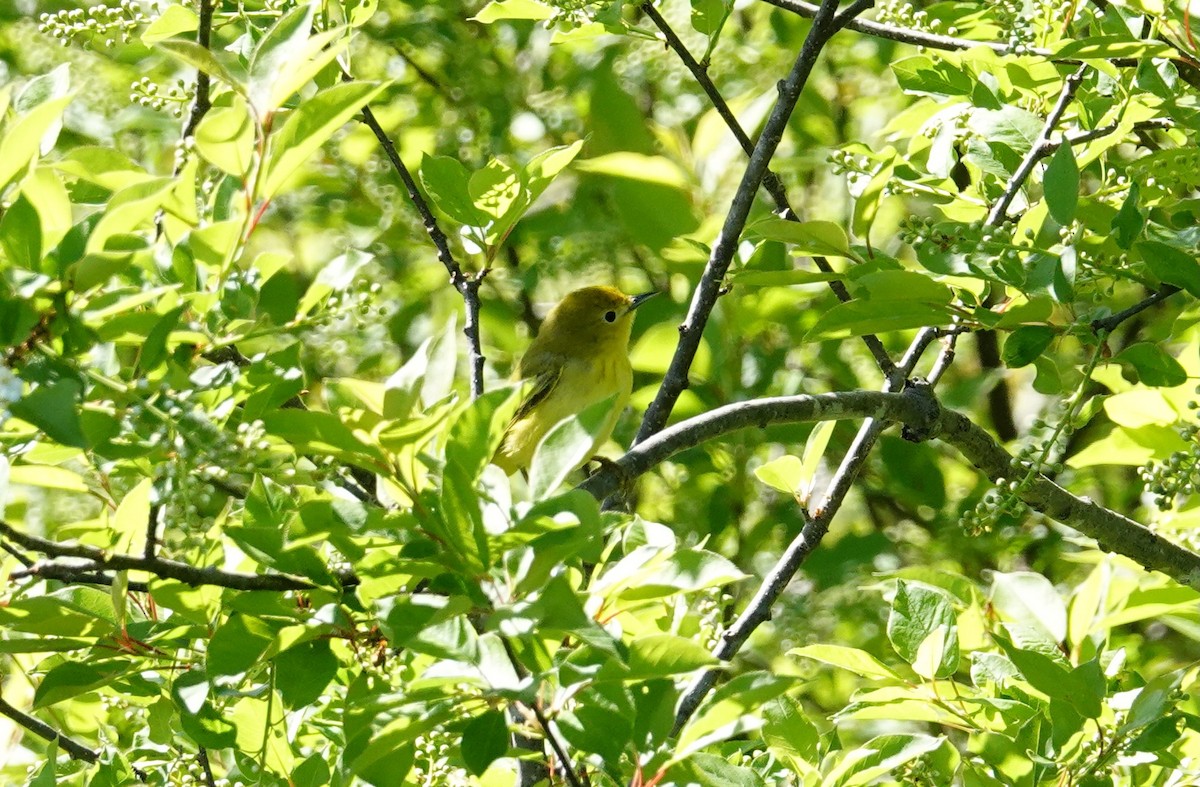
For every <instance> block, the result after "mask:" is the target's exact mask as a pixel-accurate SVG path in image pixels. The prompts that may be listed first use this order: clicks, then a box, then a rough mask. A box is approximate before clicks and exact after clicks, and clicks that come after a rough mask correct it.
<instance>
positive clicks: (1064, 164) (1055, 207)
mask: <svg viewBox="0 0 1200 787" xmlns="http://www.w3.org/2000/svg"><path fill="white" fill-rule="evenodd" d="M1042 188H1043V189H1044V191H1045V194H1046V207H1047V208H1049V210H1050V215H1051V216H1052V217H1053V218H1054V220H1055V221H1057V222H1058V223H1059V224H1061V225H1063V226H1064V227H1065V226H1067V225H1068V224H1070V223H1071V222H1072V221H1073V220H1074V219H1075V208H1076V206H1077V205H1078V204H1079V165H1077V164H1076V163H1075V152H1074V150H1073V149H1072V148H1071V146H1070V145H1069V144H1067V143H1066V142H1063V143H1062V144H1061V145H1059V146H1058V150H1056V151H1055V152H1054V156H1053V157H1052V158H1051V159H1050V163H1049V164H1047V165H1046V174H1045V175H1044V176H1043V177H1042Z"/></svg>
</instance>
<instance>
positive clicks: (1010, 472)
mask: <svg viewBox="0 0 1200 787" xmlns="http://www.w3.org/2000/svg"><path fill="white" fill-rule="evenodd" d="M864 417H867V418H872V419H875V420H876V421H879V422H882V423H891V422H897V423H903V424H905V425H906V426H908V427H909V429H910V430H911V431H910V432H909V434H912V433H916V434H918V435H919V436H920V439H930V438H936V439H939V440H941V441H942V442H945V443H947V444H949V445H952V446H954V447H955V448H956V449H957V450H958V451H959V453H961V454H962V455H963V456H964V457H966V459H967V460H968V461H969V462H971V464H972V465H974V466H975V467H976V468H977V469H979V470H980V471H981V472H983V473H984V474H985V475H987V477H988V478H989V479H991V480H992V481H997V480H998V479H1001V478H1007V479H1015V478H1022V477H1024V476H1025V475H1026V473H1027V472H1028V468H1027V467H1025V466H1024V465H1022V463H1020V462H1019V461H1018V460H1016V459H1015V458H1013V456H1012V455H1011V454H1009V453H1008V452H1007V451H1005V450H1004V449H1003V448H1002V447H1001V446H1000V445H999V444H998V443H996V441H995V440H994V439H993V438H992V437H991V435H989V434H988V433H987V432H986V431H985V430H984V429H983V428H982V427H980V426H978V425H976V424H975V423H973V422H972V421H971V419H970V418H968V417H967V416H965V415H962V414H960V413H957V412H955V411H953V410H947V409H944V408H941V407H940V406H939V405H938V403H937V400H936V399H935V398H934V397H933V395H932V393H931V392H930V390H929V388H928V386H921V387H910V388H908V389H906V390H905V392H904V393H900V394H896V393H877V392H874V391H845V392H841V393H830V394H819V395H815V396H780V397H772V398H765V399H754V400H751V401H747V402H738V403H736V404H730V405H725V406H724V407H719V408H717V409H715V410H712V411H710V412H707V413H704V414H703V415H699V416H696V417H695V418H689V419H688V420H686V421H683V422H681V423H678V424H675V425H673V426H671V427H669V428H667V429H664V430H663V431H661V432H659V433H657V434H655V435H654V436H652V437H650V438H648V439H647V440H646V441H644V442H643V443H640V444H639V445H637V446H635V447H633V448H631V449H630V450H629V452H628V453H626V454H625V455H624V456H622V457H621V458H620V459H617V460H616V461H615V462H612V463H611V466H607V465H606V467H605V468H604V469H602V470H601V471H599V472H598V473H596V474H595V475H593V476H592V477H591V478H589V479H588V480H587V481H585V482H584V483H582V484H580V486H579V488H581V489H585V490H587V491H588V492H590V493H592V494H593V495H597V496H602V495H603V494H606V493H608V492H610V491H613V490H614V489H615V488H616V485H617V484H618V483H619V482H620V479H621V478H622V477H624V478H626V479H628V478H635V477H637V476H639V475H641V474H642V473H645V472H646V471H648V470H649V469H651V468H652V467H654V466H656V465H657V464H659V463H660V462H662V461H664V460H666V459H667V458H669V457H671V456H673V455H675V454H677V453H679V452H680V451H683V450H686V449H688V448H693V447H695V446H698V445H700V444H702V443H705V442H707V441H709V440H713V439H715V438H717V437H720V436H722V435H725V434H728V433H730V432H734V431H737V430H739V429H746V428H751V427H754V428H757V429H764V428H766V427H767V426H770V425H772V424H784V423H809V422H813V421H828V420H847V419H853V418H864ZM851 453H853V451H852V452H851ZM1015 494H1016V495H1017V496H1018V497H1019V498H1020V499H1021V500H1023V501H1024V502H1025V503H1026V504H1027V505H1029V507H1030V508H1032V509H1034V510H1036V511H1039V512H1040V513H1042V514H1045V515H1046V516H1048V517H1050V518H1051V519H1054V520H1056V521H1058V522H1061V523H1062V524H1064V525H1067V526H1069V527H1071V528H1074V529H1075V530H1078V531H1079V532H1081V533H1083V534H1084V535H1086V536H1089V537H1091V538H1093V539H1095V540H1096V541H1097V542H1098V544H1099V546H1100V548H1101V549H1104V550H1106V551H1111V552H1115V553H1117V554H1120V555H1124V556H1125V557H1127V558H1130V559H1131V560H1133V561H1135V562H1137V563H1138V564H1140V565H1141V566H1143V567H1145V568H1147V569H1149V570H1152V571H1160V572H1162V573H1164V574H1166V575H1167V576H1169V577H1171V578H1172V579H1174V580H1175V581H1177V582H1179V583H1180V584H1182V585H1187V586H1188V587H1192V588H1196V589H1197V590H1200V554H1196V553H1194V552H1191V551H1189V550H1187V549H1184V548H1183V547H1181V546H1178V545H1177V544H1174V543H1172V542H1170V541H1168V540H1167V539H1164V538H1163V537H1161V536H1159V535H1158V534H1157V533H1155V532H1153V531H1151V530H1149V529H1148V528H1146V527H1145V526H1143V525H1141V524H1139V523H1137V522H1135V521H1133V520H1132V519H1129V518H1128V517H1125V516H1122V515H1120V514H1118V513H1116V512H1114V511H1112V510H1110V509H1107V508H1105V507H1103V506H1101V505H1099V504H1097V503H1094V502H1092V501H1091V500H1088V499H1086V498H1082V497H1077V496H1076V495H1074V494H1072V493H1070V492H1068V491H1067V490H1065V489H1063V488H1062V487H1061V486H1059V485H1058V484H1056V483H1054V482H1053V481H1051V480H1050V479H1048V478H1046V477H1045V476H1044V475H1041V474H1037V475H1035V476H1034V477H1033V479H1032V481H1031V483H1029V484H1028V485H1027V486H1025V487H1023V488H1018V489H1017V490H1016V491H1015ZM813 521H814V522H815V521H816V518H814V520H813ZM811 525H812V522H810V523H809V524H808V525H806V526H805V529H806V530H807V529H808V528H809V526H811Z"/></svg>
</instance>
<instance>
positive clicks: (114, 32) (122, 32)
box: [38, 0, 150, 48]
mask: <svg viewBox="0 0 1200 787" xmlns="http://www.w3.org/2000/svg"><path fill="white" fill-rule="evenodd" d="M149 21H150V19H149V17H147V16H146V14H145V12H144V11H143V10H142V5H141V3H139V2H137V0H121V2H120V3H118V4H117V5H113V6H110V5H94V6H92V7H91V8H88V9H87V10H86V11H85V10H84V9H82V8H72V9H70V10H68V11H59V12H58V13H55V14H49V13H45V14H42V15H41V16H40V17H38V29H39V30H41V31H42V32H43V33H44V34H46V35H48V36H50V37H52V38H54V39H57V40H58V42H59V43H61V44H62V45H63V46H66V45H67V44H70V43H72V42H74V43H77V44H79V45H81V46H84V47H88V46H92V45H93V44H94V43H95V42H97V41H102V42H103V44H104V46H105V47H109V48H111V47H114V46H116V45H117V44H118V43H121V44H128V43H129V42H130V41H132V40H133V37H134V35H135V34H136V33H137V29H138V28H139V27H140V26H141V25H144V24H146V23H147V22H149Z"/></svg>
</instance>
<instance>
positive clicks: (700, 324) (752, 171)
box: [634, 0, 873, 445]
mask: <svg viewBox="0 0 1200 787" xmlns="http://www.w3.org/2000/svg"><path fill="white" fill-rule="evenodd" d="M872 4H873V0H858V2H856V3H854V5H852V6H850V8H852V9H859V10H860V12H861V11H862V10H866V9H867V8H869V7H870V6H871V5H872ZM836 10H837V0H823V2H822V4H821V10H820V12H819V13H818V14H817V15H816V17H815V18H814V19H813V26H812V29H811V30H809V33H808V36H807V37H806V38H805V40H804V45H803V46H802V47H801V48H800V54H799V55H798V56H797V57H796V62H795V63H794V64H793V65H792V69H791V71H790V72H789V73H788V75H787V78H785V79H784V80H782V81H780V82H779V85H778V89H779V100H778V101H776V102H775V106H774V108H773V109H772V110H771V115H770V117H768V118H767V122H766V124H765V125H764V126H763V130H762V134H761V135H760V136H759V138H758V143H757V144H756V145H755V146H754V152H753V154H751V156H750V163H749V164H748V165H747V166H746V170H745V172H743V173H742V180H741V183H739V184H738V188H737V191H736V192H735V193H734V195H733V201H732V204H731V205H730V207H729V212H728V213H727V214H726V216H725V222H724V224H723V226H722V227H721V232H720V234H719V235H718V236H717V241H716V243H715V244H713V248H712V253H711V254H710V255H709V259H708V263H707V264H706V265H705V266H704V273H703V274H702V275H701V277H700V282H699V284H697V285H696V289H695V290H694V292H693V293H692V302H691V305H690V306H689V308H688V313H687V317H685V318H684V321H683V324H682V325H680V326H679V343H678V344H677V345H676V347H675V354H674V355H673V356H672V358H671V363H670V365H669V366H668V368H667V372H666V374H665V375H664V377H663V383H662V386H661V387H660V388H659V389H658V394H657V395H656V396H655V397H654V401H652V402H651V403H650V406H649V407H648V408H647V409H646V414H645V416H644V417H643V418H642V424H641V427H640V428H639V429H638V433H637V437H636V438H635V439H634V444H635V445H636V444H637V443H639V442H642V441H643V440H645V439H647V438H648V437H649V436H650V435H652V434H654V433H655V432H657V431H659V430H660V429H662V427H663V425H664V424H666V422H667V419H668V418H669V417H670V415H671V410H672V409H674V407H675V402H676V401H678V400H679V396H680V395H681V394H682V393H683V391H684V390H685V389H686V388H687V387H688V372H689V370H690V369H691V366H692V362H693V360H694V359H695V357H696V351H697V349H699V347H700V339H701V336H702V334H703V333H704V326H705V325H706V324H707V323H708V318H709V315H710V314H711V313H712V310H713V308H714V307H715V306H716V303H717V299H718V298H719V297H720V295H721V292H722V288H723V281H724V278H725V273H726V272H727V271H728V270H729V264H730V262H731V261H732V260H733V254H734V252H735V251H736V250H737V245H738V240H739V239H740V238H741V235H742V230H743V229H744V228H745V226H746V220H747V218H749V216H750V207H751V205H752V204H753V203H754V197H755V195H756V194H757V192H758V187H759V186H760V185H761V184H762V181H763V177H764V176H765V175H766V172H767V165H768V164H769V163H770V161H771V157H772V156H773V155H774V154H775V149H776V148H777V147H779V143H780V141H781V140H782V139H783V132H784V129H785V128H786V127H787V123H788V119H789V118H790V117H791V115H792V110H793V109H795V106H796V101H797V100H798V99H799V98H800V92H801V90H803V88H804V85H805V83H806V82H807V81H808V76H809V74H810V73H812V69H813V66H814V65H815V64H816V62H817V56H818V55H819V54H820V52H821V50H822V49H823V48H824V46H825V44H826V43H827V42H828V41H829V39H830V38H831V37H832V36H833V35H834V34H835V33H836V32H837V30H838V28H837V27H836V26H835V25H834V13H835V12H836Z"/></svg>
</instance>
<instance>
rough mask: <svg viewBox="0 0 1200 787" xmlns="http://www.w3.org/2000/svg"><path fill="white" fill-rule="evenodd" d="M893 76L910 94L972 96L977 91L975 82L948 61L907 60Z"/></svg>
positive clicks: (900, 62)
mask: <svg viewBox="0 0 1200 787" xmlns="http://www.w3.org/2000/svg"><path fill="white" fill-rule="evenodd" d="M892 73H893V74H894V75H895V77H896V82H898V83H899V85H900V87H901V88H902V89H903V90H904V91H906V92H909V93H925V94H927V95H931V96H969V95H971V93H972V91H973V90H974V88H975V78H974V77H973V75H971V74H970V73H968V72H967V71H965V70H964V69H962V68H961V67H959V66H956V65H954V64H953V63H950V62H948V61H947V60H943V59H938V60H936V61H935V60H933V59H932V58H930V57H927V56H925V55H916V56H914V57H906V58H903V59H902V60H897V61H895V62H894V63H892Z"/></svg>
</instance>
